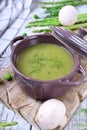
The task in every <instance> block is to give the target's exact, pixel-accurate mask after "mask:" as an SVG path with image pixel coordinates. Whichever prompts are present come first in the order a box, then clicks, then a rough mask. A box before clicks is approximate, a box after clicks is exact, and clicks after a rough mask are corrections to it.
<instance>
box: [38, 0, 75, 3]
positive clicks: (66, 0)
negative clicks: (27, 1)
mask: <svg viewBox="0 0 87 130" xmlns="http://www.w3.org/2000/svg"><path fill="white" fill-rule="evenodd" d="M71 1H75V0H62V1H61V0H60V1H55V2H52V1H51V2H48V1H46V2H39V3H40V4H62V3H64V2H71Z"/></svg>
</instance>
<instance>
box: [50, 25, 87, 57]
mask: <svg viewBox="0 0 87 130" xmlns="http://www.w3.org/2000/svg"><path fill="white" fill-rule="evenodd" d="M50 28H51V29H52V35H53V36H54V37H55V38H56V39H58V40H59V41H60V42H62V43H63V44H64V45H65V46H67V47H68V48H69V49H71V50H74V51H75V52H77V53H79V54H80V55H82V56H84V57H86V58H87V42H86V41H85V40H84V39H83V37H84V36H85V35H87V31H86V30H84V29H83V28H80V29H79V33H78V34H77V33H75V32H73V31H71V30H67V29H65V28H60V27H53V26H51V27H50Z"/></svg>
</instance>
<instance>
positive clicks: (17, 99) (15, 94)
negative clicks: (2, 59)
mask: <svg viewBox="0 0 87 130" xmlns="http://www.w3.org/2000/svg"><path fill="white" fill-rule="evenodd" d="M81 64H82V66H83V67H84V69H85V71H87V61H86V60H85V59H82V60H81ZM6 72H9V73H11V74H12V77H13V80H12V81H4V83H3V84H2V85H0V93H1V95H0V100H1V101H3V103H4V104H5V105H7V106H8V107H9V108H10V109H13V110H14V111H15V112H17V113H18V114H19V115H20V116H21V117H22V118H23V119H25V120H26V121H28V122H30V123H31V124H32V125H34V126H35V127H36V128H37V129H39V130H40V128H39V126H38V125H37V122H36V120H35V118H36V115H37V112H38V110H39V107H40V105H41V104H42V102H41V101H37V100H35V99H33V98H31V97H30V96H29V95H27V94H26V93H25V92H24V91H23V89H22V86H20V84H19V83H18V82H17V81H16V80H15V78H14V72H13V70H12V68H11V66H9V67H8V68H7V69H5V70H2V71H1V72H0V76H1V77H2V78H3V80H4V74H5V73H6ZM86 96H87V77H86V78H85V80H84V82H83V83H82V84H81V85H79V86H77V87H72V88H71V89H70V90H69V91H68V92H67V93H66V94H65V95H63V96H61V97H58V99H60V100H61V101H63V103H64V104H65V106H66V109H67V112H66V115H67V123H68V122H69V120H70V119H71V118H72V116H73V114H74V112H75V111H76V110H77V108H78V107H79V105H80V103H81V101H82V100H84V98H85V97H86ZM67 123H66V124H65V125H64V126H62V127H58V128H56V129H55V130H61V129H63V127H64V128H65V126H66V125H67Z"/></svg>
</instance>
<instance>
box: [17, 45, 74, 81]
mask: <svg viewBox="0 0 87 130" xmlns="http://www.w3.org/2000/svg"><path fill="white" fill-rule="evenodd" d="M73 66H74V61H73V58H72V55H71V54H70V53H69V52H68V51H67V50H66V49H65V48H63V47H61V46H57V45H55V44H50V43H42V44H37V45H34V46H31V47H29V48H27V49H25V50H24V51H23V52H22V53H21V54H20V55H19V57H18V59H17V69H18V70H19V71H20V72H21V73H22V74H24V75H26V76H27V77H32V78H34V79H39V80H54V79H59V78H62V77H64V76H65V75H67V74H69V73H70V72H71V71H72V69H73Z"/></svg>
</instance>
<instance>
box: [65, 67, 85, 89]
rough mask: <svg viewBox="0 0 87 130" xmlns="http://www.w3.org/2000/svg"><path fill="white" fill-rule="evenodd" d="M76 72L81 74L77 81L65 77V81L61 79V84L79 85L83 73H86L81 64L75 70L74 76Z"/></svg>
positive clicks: (83, 76) (82, 78) (83, 75)
mask: <svg viewBox="0 0 87 130" xmlns="http://www.w3.org/2000/svg"><path fill="white" fill-rule="evenodd" d="M77 73H80V74H81V77H80V78H79V79H78V80H77V81H71V80H68V79H67V80H66V81H62V82H63V84H65V85H69V86H70V87H72V86H78V85H80V84H81V83H82V81H83V80H84V78H85V75H86V74H85V70H84V69H83V67H82V66H81V65H80V67H79V69H78V70H77V72H75V74H74V76H76V74H77ZM73 78H74V77H73Z"/></svg>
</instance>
